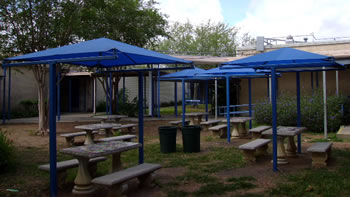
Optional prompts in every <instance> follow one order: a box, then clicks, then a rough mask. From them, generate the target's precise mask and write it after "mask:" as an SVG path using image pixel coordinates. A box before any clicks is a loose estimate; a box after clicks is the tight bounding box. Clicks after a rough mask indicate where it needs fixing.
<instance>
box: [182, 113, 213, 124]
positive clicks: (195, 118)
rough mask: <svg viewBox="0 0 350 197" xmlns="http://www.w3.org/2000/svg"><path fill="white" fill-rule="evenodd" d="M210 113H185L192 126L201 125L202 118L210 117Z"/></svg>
mask: <svg viewBox="0 0 350 197" xmlns="http://www.w3.org/2000/svg"><path fill="white" fill-rule="evenodd" d="M208 114H209V113H208V112H192V113H185V116H187V117H189V119H190V125H200V123H201V122H202V116H205V115H208Z"/></svg>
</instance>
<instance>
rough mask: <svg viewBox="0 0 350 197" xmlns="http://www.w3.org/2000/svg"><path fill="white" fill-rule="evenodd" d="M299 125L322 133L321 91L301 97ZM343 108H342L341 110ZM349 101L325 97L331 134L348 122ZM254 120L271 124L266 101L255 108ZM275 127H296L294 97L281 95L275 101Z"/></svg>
mask: <svg viewBox="0 0 350 197" xmlns="http://www.w3.org/2000/svg"><path fill="white" fill-rule="evenodd" d="M300 105H301V125H302V126H304V127H306V128H308V130H309V131H312V132H322V131H323V96H322V92H321V91H315V93H314V94H313V95H312V96H302V97H301V99H300ZM342 106H343V108H342ZM349 115H350V113H349V101H348V99H347V98H346V97H344V96H329V97H327V120H328V125H327V128H328V130H329V131H331V132H335V131H337V130H338V129H339V127H340V125H342V124H347V123H348V122H349ZM254 116H255V120H256V121H257V123H259V124H269V125H271V124H272V106H271V103H269V102H268V101H267V100H264V101H262V102H260V104H257V105H256V106H255V111H254ZM277 125H282V126H296V125H297V107H296V96H291V95H288V94H281V95H279V97H278V99H277Z"/></svg>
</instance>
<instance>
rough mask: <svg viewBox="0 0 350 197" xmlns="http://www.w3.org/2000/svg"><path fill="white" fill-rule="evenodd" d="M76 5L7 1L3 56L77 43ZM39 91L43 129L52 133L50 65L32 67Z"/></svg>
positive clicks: (0, 6) (0, 19) (0, 17)
mask: <svg viewBox="0 0 350 197" xmlns="http://www.w3.org/2000/svg"><path fill="white" fill-rule="evenodd" d="M78 10H79V6H78V4H77V3H76V2H74V1H72V2H71V1H60V0H47V1H40V0H27V1H16V0H3V1H1V2H0V25H1V26H0V43H1V45H0V52H1V54H2V55H3V56H5V57H8V56H14V55H20V54H25V53H31V52H36V51H40V50H44V49H47V48H52V47H57V46H62V45H65V44H69V43H71V42H73V41H75V36H74V34H73V32H74V31H75V28H77V27H78V26H77V25H78V24H79V21H78V17H77V14H78V13H79V12H78ZM30 69H31V70H32V72H33V74H34V76H35V79H36V82H37V87H38V111H39V128H38V131H39V133H41V134H45V133H46V132H47V131H48V103H49V102H48V101H47V98H48V87H47V77H48V68H47V65H44V64H42V65H35V66H31V67H30Z"/></svg>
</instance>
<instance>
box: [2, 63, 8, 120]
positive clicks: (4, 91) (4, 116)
mask: <svg viewBox="0 0 350 197" xmlns="http://www.w3.org/2000/svg"><path fill="white" fill-rule="evenodd" d="M6 68H7V67H5V66H4V84H3V90H2V95H3V100H2V124H5V120H6V112H5V106H6Z"/></svg>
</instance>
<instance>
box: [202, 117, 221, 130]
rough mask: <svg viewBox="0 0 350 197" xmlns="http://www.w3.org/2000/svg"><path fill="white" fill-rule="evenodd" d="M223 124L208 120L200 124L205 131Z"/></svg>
mask: <svg viewBox="0 0 350 197" xmlns="http://www.w3.org/2000/svg"><path fill="white" fill-rule="evenodd" d="M219 122H221V120H208V121H204V122H200V125H201V126H202V128H203V130H204V131H209V127H212V126H216V125H218V124H219Z"/></svg>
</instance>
